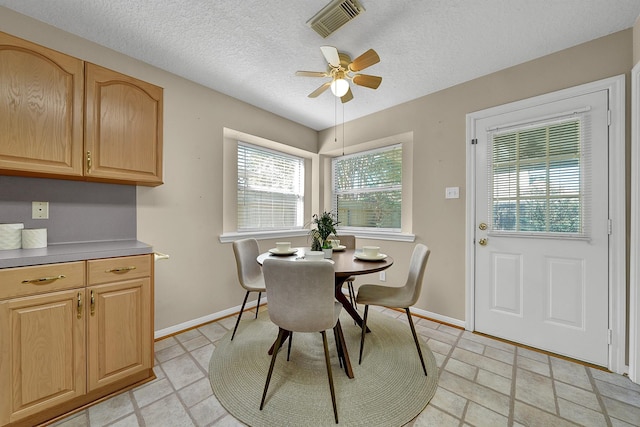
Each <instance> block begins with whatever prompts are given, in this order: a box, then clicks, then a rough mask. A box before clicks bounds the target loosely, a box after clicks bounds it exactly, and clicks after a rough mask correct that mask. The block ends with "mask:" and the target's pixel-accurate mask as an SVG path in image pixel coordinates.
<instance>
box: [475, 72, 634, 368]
mask: <svg viewBox="0 0 640 427" xmlns="http://www.w3.org/2000/svg"><path fill="white" fill-rule="evenodd" d="M599 90H608V94H609V97H608V101H609V112H610V114H609V116H610V117H609V122H610V123H609V218H610V220H611V233H610V236H609V307H608V310H609V315H608V317H609V329H610V330H611V343H610V345H609V366H608V368H609V369H610V370H611V371H613V372H616V373H619V374H622V373H625V372H626V369H627V366H626V364H625V349H626V345H625V339H626V223H625V217H626V211H625V209H626V194H625V108H624V107H625V76H624V75H619V76H615V77H610V78H607V79H603V80H598V81H595V82H592V83H587V84H583V85H579V86H575V87H571V88H568V89H563V90H559V91H556V92H551V93H547V94H543V95H539V96H535V97H532V98H528V99H524V100H521V101H515V102H511V103H508V104H504V105H499V106H496V107H492V108H488V109H485V110H481V111H476V112H473V113H468V114H467V116H466V131H467V133H466V135H467V139H466V141H467V142H466V147H467V148H466V171H467V179H466V186H467V187H466V188H467V192H466V193H467V196H466V202H465V203H466V226H465V259H466V263H465V265H466V272H465V286H466V293H465V295H466V298H465V319H466V320H465V329H467V330H468V331H473V330H475V306H474V301H475V247H476V246H475V242H474V236H475V230H476V224H475V205H476V180H475V173H476V170H475V147H476V146H475V145H473V144H472V139H473V138H474V137H475V133H476V123H477V121H478V120H481V119H484V118H486V117H491V116H494V115H498V114H504V113H508V112H510V111H514V110H520V109H525V108H530V107H534V106H536V105H540V104H546V103H550V102H554V101H557V100H560V99H565V98H571V97H574V96H579V95H583V94H587V93H591V92H595V91H599ZM620 165H622V167H620Z"/></svg>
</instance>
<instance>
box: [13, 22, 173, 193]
mask: <svg viewBox="0 0 640 427" xmlns="http://www.w3.org/2000/svg"><path fill="white" fill-rule="evenodd" d="M162 97H163V89H162V88H161V87H158V86H155V85H152V84H150V83H146V82H143V81H141V80H138V79H135V78H133V77H130V76H126V75H124V74H121V73H118V72H115V71H112V70H109V69H106V68H103V67H100V66H97V65H94V64H90V63H88V62H84V61H82V60H81V59H77V58H74V57H71V56H68V55H65V54H62V53H60V52H56V51H54V50H51V49H48V48H45V47H43V46H39V45H37V44H34V43H31V42H28V41H26V40H22V39H19V38H17V37H13V36H11V35H8V34H5V33H2V32H0V174H5V175H22V176H35V177H49V178H62V179H84V180H88V181H100V182H113V183H120V184H134V185H148V186H156V185H160V184H162V114H163V104H162V99H163V98H162Z"/></svg>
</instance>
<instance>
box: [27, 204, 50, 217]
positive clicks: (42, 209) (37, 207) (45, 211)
mask: <svg viewBox="0 0 640 427" xmlns="http://www.w3.org/2000/svg"><path fill="white" fill-rule="evenodd" d="M31 219H49V202H31Z"/></svg>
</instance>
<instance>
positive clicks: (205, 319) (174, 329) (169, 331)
mask: <svg viewBox="0 0 640 427" xmlns="http://www.w3.org/2000/svg"><path fill="white" fill-rule="evenodd" d="M343 292H344V291H343ZM347 297H348V294H347ZM266 302H267V298H266V297H262V298H260V303H266ZM257 305H258V301H257V300H256V301H252V302H248V303H247V305H246V306H245V307H244V308H245V310H246V309H249V308H255V307H256V306H257ZM240 307H241V305H237V306H235V307H231V308H228V309H226V310H222V311H218V312H216V313H211V314H208V315H206V316H202V317H199V318H197V319H193V320H189V321H187V322H184V323H179V324H177V325H174V326H170V327H168V328H164V329H160V330H158V331H155V332H154V334H153V337H154V339H155V340H159V339H162V338H164V337H168V336H169V335H173V334H177V333H179V332H183V331H186V330H187V329H191V328H195V327H197V326H200V325H204V324H205V323H209V322H213V321H216V320H218V319H222V318H223V317H227V316H231V315H233V314H236V313H239V312H240ZM411 313H413V314H417V315H418V316H422V317H427V318H429V319H432V320H435V321H437V322H441V323H448V324H449V325H453V326H458V327H460V328H465V326H466V325H465V322H464V321H463V320H458V319H454V318H453V317H448V316H443V315H442V314H438V313H433V312H431V311H427V310H421V309H419V308H415V307H411Z"/></svg>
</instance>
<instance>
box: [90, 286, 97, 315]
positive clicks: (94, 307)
mask: <svg viewBox="0 0 640 427" xmlns="http://www.w3.org/2000/svg"><path fill="white" fill-rule="evenodd" d="M94 314H96V300H95V298H94V297H93V290H92V291H91V315H92V316H93V315H94Z"/></svg>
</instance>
